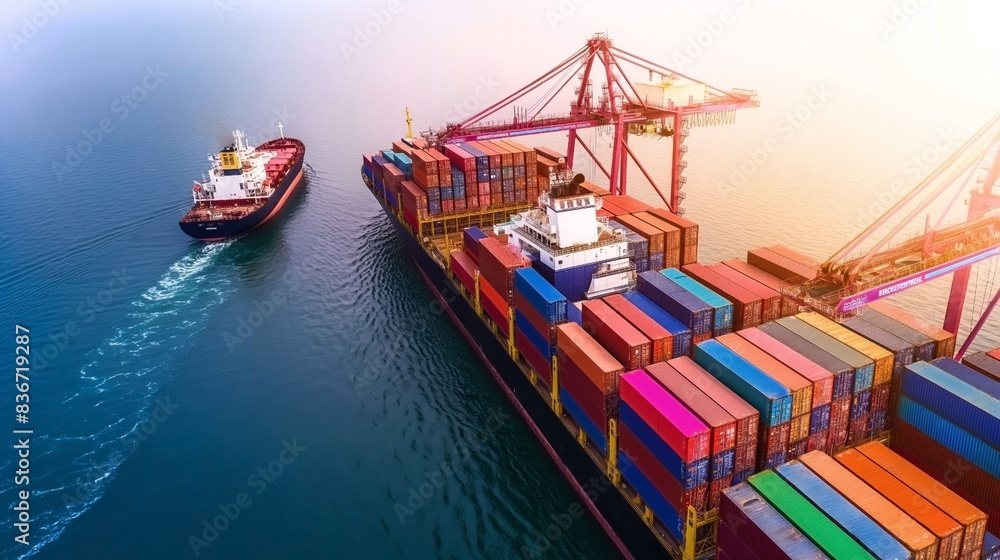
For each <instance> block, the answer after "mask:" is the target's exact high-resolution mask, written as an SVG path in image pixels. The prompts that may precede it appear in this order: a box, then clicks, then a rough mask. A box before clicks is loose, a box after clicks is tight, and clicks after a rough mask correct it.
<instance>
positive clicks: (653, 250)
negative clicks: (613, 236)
mask: <svg viewBox="0 0 1000 560" xmlns="http://www.w3.org/2000/svg"><path fill="white" fill-rule="evenodd" d="M615 221H616V222H618V223H620V224H622V225H623V226H625V227H627V228H628V229H630V230H632V231H633V232H635V233H637V234H639V235H641V236H642V238H643V239H645V240H646V242H647V243H648V245H649V254H650V256H653V255H656V254H663V251H664V246H663V231H662V230H659V229H657V228H656V227H654V226H652V225H650V224H647V223H646V222H644V221H642V220H640V219H638V218H636V217H635V216H632V215H630V214H620V215H617V216H616V217H615Z"/></svg>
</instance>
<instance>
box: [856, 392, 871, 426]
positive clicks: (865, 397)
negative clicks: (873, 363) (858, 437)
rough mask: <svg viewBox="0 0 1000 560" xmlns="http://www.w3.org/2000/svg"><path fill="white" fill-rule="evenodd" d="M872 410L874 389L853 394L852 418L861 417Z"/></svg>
mask: <svg viewBox="0 0 1000 560" xmlns="http://www.w3.org/2000/svg"><path fill="white" fill-rule="evenodd" d="M871 411H872V391H871V389H868V390H867V391H861V392H860V393H854V395H853V396H851V420H854V419H855V418H861V417H863V416H865V415H866V414H868V413H869V412H871Z"/></svg>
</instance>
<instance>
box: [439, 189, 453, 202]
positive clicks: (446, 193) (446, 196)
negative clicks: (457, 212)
mask: <svg viewBox="0 0 1000 560" xmlns="http://www.w3.org/2000/svg"><path fill="white" fill-rule="evenodd" d="M454 198H455V189H454V188H453V187H441V200H453V199H454Z"/></svg>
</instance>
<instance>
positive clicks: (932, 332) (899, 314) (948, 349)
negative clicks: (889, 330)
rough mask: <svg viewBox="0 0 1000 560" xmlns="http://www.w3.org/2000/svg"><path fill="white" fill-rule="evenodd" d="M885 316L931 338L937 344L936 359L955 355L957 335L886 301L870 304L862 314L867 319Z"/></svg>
mask: <svg viewBox="0 0 1000 560" xmlns="http://www.w3.org/2000/svg"><path fill="white" fill-rule="evenodd" d="M873 311H874V312H875V313H878V314H881V315H885V316H886V317H889V318H890V319H893V320H895V321H896V322H898V323H902V324H904V325H907V326H909V327H910V328H913V329H916V330H918V331H920V332H921V333H923V334H924V335H926V336H928V337H930V338H931V339H933V340H934V342H935V343H936V346H935V350H934V357H935V358H942V357H946V356H947V357H951V356H954V355H955V335H954V334H952V333H950V332H948V331H946V330H944V329H942V328H941V327H939V326H937V325H934V324H932V323H928V322H927V321H924V320H923V319H920V318H919V317H914V316H913V315H910V314H909V313H907V312H905V311H903V310H902V309H900V308H898V307H895V306H893V305H892V304H890V303H888V302H886V301H885V300H876V301H873V302H871V303H869V304H868V308H867V309H865V312H864V313H863V314H862V317H865V318H867V317H868V315H869V314H870V313H871V312H873Z"/></svg>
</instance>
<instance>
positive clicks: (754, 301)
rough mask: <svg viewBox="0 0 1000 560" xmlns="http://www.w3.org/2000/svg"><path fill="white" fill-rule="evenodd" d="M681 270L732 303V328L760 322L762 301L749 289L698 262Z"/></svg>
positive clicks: (746, 326)
mask: <svg viewBox="0 0 1000 560" xmlns="http://www.w3.org/2000/svg"><path fill="white" fill-rule="evenodd" d="M681 270H682V271H683V272H684V273H685V274H687V275H688V276H690V277H692V278H694V279H695V280H697V281H699V282H701V283H702V284H705V285H706V286H708V287H709V288H711V289H712V290H714V291H715V292H717V293H718V294H719V295H721V296H722V297H724V298H726V299H727V300H729V301H730V302H731V303H732V304H733V330H742V329H746V328H750V327H756V326H757V325H759V324H760V323H761V317H762V314H763V308H764V301H763V300H762V299H761V298H759V297H757V296H756V295H755V294H754V293H753V292H751V291H750V290H747V289H745V288H743V287H742V286H740V285H739V284H737V283H736V282H733V281H731V280H729V279H728V278H726V277H724V276H721V275H719V274H716V273H715V272H713V271H711V270H709V269H708V268H707V267H706V266H705V265H702V264H699V263H693V264H688V265H684V266H683V267H681Z"/></svg>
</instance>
